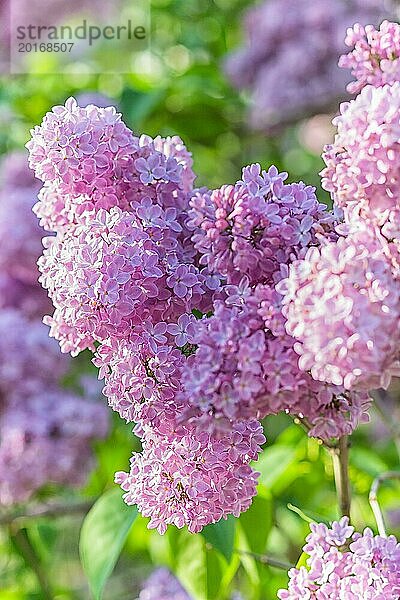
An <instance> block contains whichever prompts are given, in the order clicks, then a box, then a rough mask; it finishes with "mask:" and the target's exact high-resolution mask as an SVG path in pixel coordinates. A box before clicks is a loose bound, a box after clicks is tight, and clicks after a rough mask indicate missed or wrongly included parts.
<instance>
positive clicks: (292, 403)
mask: <svg viewBox="0 0 400 600" xmlns="http://www.w3.org/2000/svg"><path fill="white" fill-rule="evenodd" d="M227 287H228V288H234V287H235V286H227ZM238 287H240V286H238ZM242 287H243V286H242ZM232 291H233V290H232V289H231V290H230V292H231V295H230V296H228V298H227V301H226V303H223V302H221V301H220V302H217V303H216V304H215V307H214V315H213V316H212V317H210V318H208V319H205V320H203V321H202V322H200V323H199V324H198V327H197V330H196V334H195V336H194V342H195V344H196V345H197V346H198V349H197V352H196V354H195V355H194V356H193V357H191V358H190V359H189V361H188V362H187V365H186V366H185V369H184V377H183V382H184V383H183V385H184V388H185V392H186V398H187V401H188V403H189V405H190V406H191V407H192V408H195V409H197V411H198V412H196V413H195V414H196V420H197V421H198V422H199V425H200V426H201V425H202V426H203V427H204V428H205V429H209V430H211V431H224V430H225V431H226V430H229V427H230V423H232V422H236V421H238V420H241V419H247V418H251V417H253V418H258V419H260V418H263V417H265V416H266V415H270V414H276V413H278V412H280V411H285V412H287V413H290V414H292V415H293V416H300V417H301V418H306V419H307V421H308V423H309V425H310V435H312V436H315V437H319V438H322V439H329V438H333V437H339V436H340V435H344V434H348V433H351V432H352V431H353V429H354V428H355V427H356V426H357V425H358V424H359V423H360V422H365V421H366V420H368V416H367V412H366V411H367V408H368V406H369V400H368V396H367V395H366V394H363V393H360V394H356V393H351V394H350V393H348V392H346V390H345V389H344V388H343V387H340V386H335V385H326V384H324V383H321V382H319V381H315V380H314V379H313V378H312V377H311V376H310V375H309V374H308V373H305V372H304V371H301V370H300V369H299V367H298V360H299V357H298V355H297V353H296V352H295V350H294V348H293V346H294V340H293V338H291V337H290V336H289V335H287V334H286V333H285V331H284V325H283V324H284V317H283V315H282V313H281V304H280V300H279V299H278V297H279V295H278V294H277V293H276V292H275V291H274V290H272V289H271V288H268V287H262V286H258V288H257V289H256V291H255V293H254V294H252V295H251V292H250V294H249V295H248V297H247V298H246V301H245V302H243V300H241V299H238V295H237V294H235V293H232ZM271 328H272V329H271ZM188 414H189V415H190V414H191V413H190V411H188Z"/></svg>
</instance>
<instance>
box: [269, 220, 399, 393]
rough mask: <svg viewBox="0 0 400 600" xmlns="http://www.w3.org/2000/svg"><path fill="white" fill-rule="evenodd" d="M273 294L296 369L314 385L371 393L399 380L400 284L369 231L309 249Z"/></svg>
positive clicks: (378, 244) (293, 265) (291, 268)
mask: <svg viewBox="0 0 400 600" xmlns="http://www.w3.org/2000/svg"><path fill="white" fill-rule="evenodd" d="M277 289H278V290H279V291H280V293H282V294H283V295H284V298H283V304H284V308H283V313H284V315H285V317H286V318H287V323H286V330H287V332H288V333H289V334H290V335H292V336H293V337H294V338H295V339H296V340H297V343H296V344H295V346H294V348H295V350H296V352H298V354H299V355H300V360H299V366H300V368H301V369H303V370H304V371H310V372H311V374H312V376H313V377H314V379H316V380H319V381H325V382H328V383H333V384H336V385H343V386H344V387H345V388H346V389H374V388H377V387H381V386H382V387H387V386H388V384H389V382H390V379H391V377H392V376H394V375H400V363H399V344H400V281H399V278H398V274H397V277H396V276H395V273H393V269H392V265H391V263H390V260H389V259H388V258H387V257H386V256H385V254H384V251H383V247H382V246H381V244H380V243H379V240H378V239H377V238H376V237H374V236H373V235H372V234H371V232H369V231H367V232H364V231H359V232H358V233H353V234H352V235H349V236H348V237H347V238H340V239H339V240H338V241H337V243H328V244H326V245H324V246H322V247H321V248H320V249H318V248H312V249H310V250H309V251H308V254H307V255H306V257H305V259H304V260H301V261H297V262H295V263H293V264H292V265H291V267H290V269H289V277H288V278H287V279H286V280H284V281H282V282H280V283H279V284H278V286H277Z"/></svg>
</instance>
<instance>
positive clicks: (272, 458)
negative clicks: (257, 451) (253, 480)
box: [257, 445, 297, 490]
mask: <svg viewBox="0 0 400 600" xmlns="http://www.w3.org/2000/svg"><path fill="white" fill-rule="evenodd" d="M296 450H297V448H296V447H293V446H280V445H276V446H271V447H270V448H266V450H265V452H263V454H262V455H261V457H260V459H259V461H258V462H257V471H260V473H261V476H260V480H259V481H260V483H262V484H263V485H265V486H266V488H267V489H269V490H271V489H272V488H273V486H274V484H276V483H277V481H278V480H279V479H280V478H281V477H282V476H283V475H284V472H285V471H286V469H287V468H288V467H289V465H290V464H291V463H292V462H293V461H294V460H296Z"/></svg>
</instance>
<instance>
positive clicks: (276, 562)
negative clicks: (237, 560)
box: [235, 550, 293, 571]
mask: <svg viewBox="0 0 400 600" xmlns="http://www.w3.org/2000/svg"><path fill="white" fill-rule="evenodd" d="M235 552H236V553H237V554H242V555H244V556H250V557H251V558H254V559H255V560H257V561H258V562H260V563H263V564H264V565H268V566H270V567H275V568H276V569H282V570H283V571H289V569H292V568H293V565H291V564H290V563H286V562H284V561H282V560H280V559H279V558H275V557H274V556H268V555H267V554H257V553H256V552H246V551H245V550H235Z"/></svg>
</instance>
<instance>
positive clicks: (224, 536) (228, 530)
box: [201, 515, 236, 563]
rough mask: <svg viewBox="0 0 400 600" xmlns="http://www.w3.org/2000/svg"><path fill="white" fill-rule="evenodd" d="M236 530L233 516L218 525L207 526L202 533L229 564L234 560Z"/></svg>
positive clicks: (222, 520)
mask: <svg viewBox="0 0 400 600" xmlns="http://www.w3.org/2000/svg"><path fill="white" fill-rule="evenodd" d="M235 528H236V519H235V517H233V516H232V515H231V516H229V517H228V518H227V519H226V520H225V519H221V520H220V521H218V523H212V524H211V525H207V527H204V529H203V530H202V532H201V534H202V536H203V537H204V539H205V540H206V542H208V543H209V544H211V546H212V547H213V548H215V549H216V550H219V552H221V554H222V555H223V556H224V557H225V558H226V560H227V561H228V563H229V562H230V560H231V558H232V552H233V543H234V539H235Z"/></svg>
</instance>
